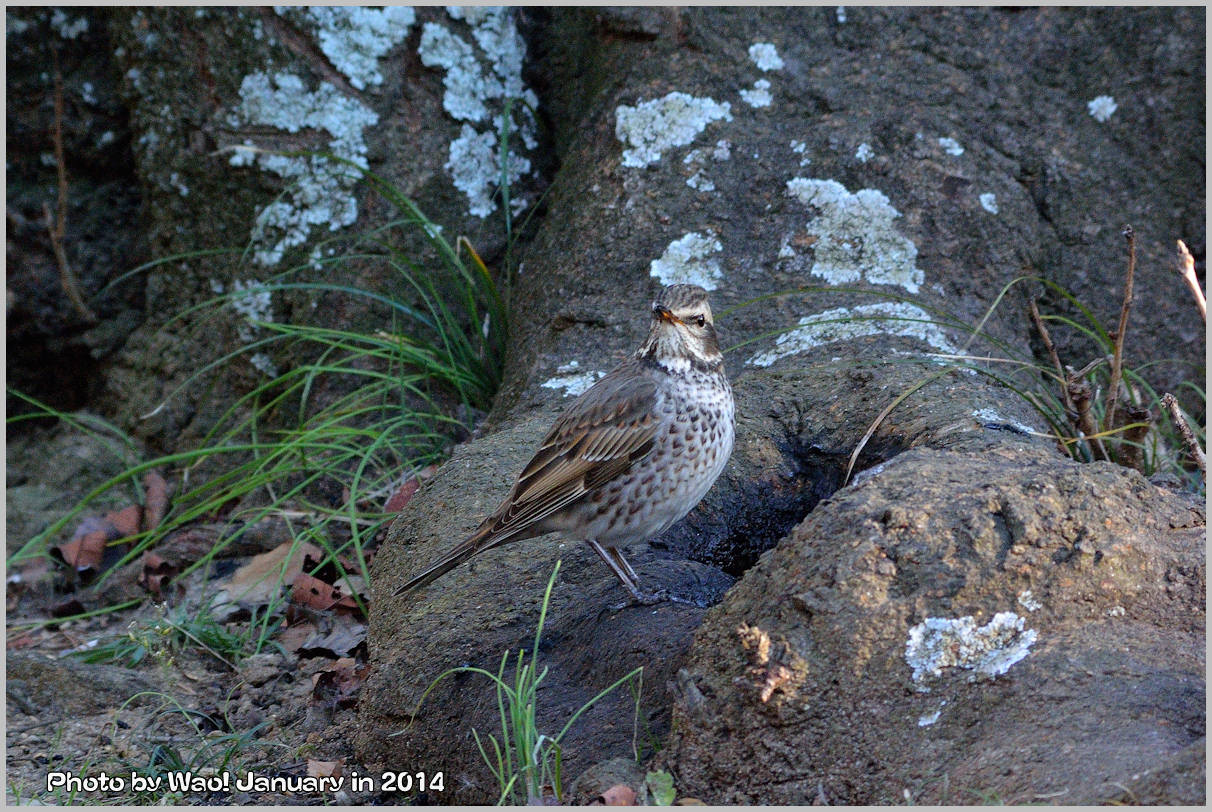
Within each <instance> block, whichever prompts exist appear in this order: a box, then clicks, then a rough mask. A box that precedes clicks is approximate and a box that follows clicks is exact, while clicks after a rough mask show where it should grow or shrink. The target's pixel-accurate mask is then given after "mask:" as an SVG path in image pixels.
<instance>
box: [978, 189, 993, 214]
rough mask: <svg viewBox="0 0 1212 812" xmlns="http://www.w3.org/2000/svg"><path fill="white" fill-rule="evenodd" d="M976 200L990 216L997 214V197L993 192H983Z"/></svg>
mask: <svg viewBox="0 0 1212 812" xmlns="http://www.w3.org/2000/svg"><path fill="white" fill-rule="evenodd" d="M977 199H978V200H980V202H981V208H982V209H984V210H985V211H987V212H989V213H990V214H997V195H995V194H993V192H985V193H984V194H982V195H981V196H980V197H979V198H977Z"/></svg>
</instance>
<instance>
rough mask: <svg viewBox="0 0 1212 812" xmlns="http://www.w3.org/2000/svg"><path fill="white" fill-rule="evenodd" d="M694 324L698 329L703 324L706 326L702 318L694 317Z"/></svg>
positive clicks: (704, 319) (705, 320)
mask: <svg viewBox="0 0 1212 812" xmlns="http://www.w3.org/2000/svg"><path fill="white" fill-rule="evenodd" d="M694 323H695V324H697V325H698V326H699V327H702V326H704V325H705V324H707V319H706V318H705V317H703V316H695V317H694Z"/></svg>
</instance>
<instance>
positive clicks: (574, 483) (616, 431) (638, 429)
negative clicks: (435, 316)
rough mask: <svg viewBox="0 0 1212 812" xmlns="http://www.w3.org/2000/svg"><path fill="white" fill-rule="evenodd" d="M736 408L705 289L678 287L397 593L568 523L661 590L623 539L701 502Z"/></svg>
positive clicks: (661, 526)
mask: <svg viewBox="0 0 1212 812" xmlns="http://www.w3.org/2000/svg"><path fill="white" fill-rule="evenodd" d="M733 415H734V407H733V400H732V388H731V387H730V386H729V384H728V378H727V376H726V375H725V374H724V362H723V357H722V356H721V355H720V351H719V345H718V343H717V340H716V335H715V327H714V324H713V322H712V316H711V306H710V305H709V304H708V302H707V292H706V291H705V290H703V289H702V288H700V287H698V286H697V285H670V286H669V287H667V288H665V289H663V290H662V291H661V293H660V294H659V295H658V297H657V299H656V301H655V302H653V305H652V329H651V330H650V332H649V334H648V338H647V339H646V340H645V341H644V343H643V344H642V345H641V346H640V348H639V349H638V350H637V351H636V352H635V354H634V355H633V356H632V357H631V358H630V359H628V360H627V361H624V362H623V363H622V364H620V365H619V366H617V367H615V368H614V369H613V370H611V371H610V372H609V373H607V374H606V376H605V377H603V378H602V379H601V380H599V381H598V382H597V383H595V384H594V385H593V386H592V387H590V388H589V389H588V390H586V391H585V392H584V393H583V394H581V396H580V397H578V398H577V399H576V400H575V401H573V402H572V404H571V405H570V406H569V407H568V409H567V410H566V411H565V412H564V413H563V414H562V415H561V416H560V417H559V419H558V420H556V422H555V425H553V426H552V428H551V430H550V431H549V432H548V433H547V436H546V437H545V438H544V439H543V442H542V443H541V444H540V446H539V449H538V451H536V452H535V455H534V457H533V458H532V459H531V460H530V462H529V463H527V465H526V467H525V468H523V469H522V472H521V474H519V475H518V479H517V481H516V482H515V483H514V486H513V489H512V490H511V491H510V492H509V495H508V496H507V497H506V498H505V500H504V501H503V502H502V503H501V505H500V506H499V507H498V508H497V509H496V510H495V511H494V512H493V513H492V515H491V516H489V517H488V518H487V519H485V520H484V521H483V523H482V524H481V525H480V527H479V528H477V530H476V532H475V533H473V534H472V536H471V537H470V538H469V539H467V540H466V541H465V542H463V543H462V544H460V545H459V546H458V547H456V548H455V549H454V550H452V551H451V552H450V553H449V554H448V555H446V556H444V557H443V558H442V559H441V560H439V561H437V562H435V563H434V564H432V565H431V566H429V567H427V568H426V569H425V570H424V571H422V572H421V573H419V574H418V575H416V576H415V577H413V578H412V579H411V580H409V581H408V582H407V583H406V584H404V586H402V587H401V588H400V589H399V591H398V593H397V594H399V593H403V592H407V591H410V590H412V589H416V588H418V587H421V586H423V585H425V584H428V583H430V582H431V581H433V580H434V579H436V578H438V577H440V576H441V575H443V574H445V573H446V572H449V571H450V570H451V569H453V568H454V567H456V566H458V565H459V564H460V563H462V562H463V561H466V560H467V559H468V558H470V557H471V556H473V555H475V554H477V553H479V552H482V551H484V550H487V549H490V548H492V547H496V546H498V545H500V544H504V543H505V542H508V541H517V540H520V539H525V538H531V537H534V536H539V535H543V534H544V533H550V532H553V531H560V532H563V533H565V534H567V535H568V536H571V537H573V538H579V539H583V540H584V541H586V542H587V543H588V544H589V545H590V546H591V547H592V548H593V549H594V550H595V552H597V553H598V555H599V556H600V557H601V558H602V560H603V561H604V562H606V564H607V566H609V567H610V569H611V571H613V572H614V573H615V575H617V576H618V578H619V580H620V581H622V582H623V585H624V586H626V587H627V589H628V590H629V591H630V592H631V593H632V595H633V596H634V597H635V598H636V599H638V600H651V599H654V598H656V597H659V595H658V594H657V593H651V594H650V593H644V592H642V591H641V590H640V589H639V586H638V584H637V583H636V576H635V572H634V570H632V569H631V566H630V565H629V564H628V563H627V561H626V560H625V559H624V558H623V556H622V555H621V554H620V553H619V551H618V549H617V547H618V545H620V544H622V543H624V542H628V541H642V540H646V539H650V538H652V537H654V536H656V535H658V534H660V533H662V532H664V531H665V530H666V529H668V528H669V527H670V526H671V525H672V524H673V523H674V522H676V521H678V520H679V519H681V518H682V517H683V516H685V515H686V514H687V513H688V512H690V509H691V508H693V507H694V506H695V505H697V504H698V503H699V500H701V499H702V498H703V496H704V495H706V493H707V491H708V490H709V489H710V488H711V486H712V484H713V483H714V482H715V481H716V479H717V478H718V477H719V475H720V474H721V473H722V472H723V470H724V465H725V464H726V463H727V462H728V457H729V456H730V455H731V453H732V443H733Z"/></svg>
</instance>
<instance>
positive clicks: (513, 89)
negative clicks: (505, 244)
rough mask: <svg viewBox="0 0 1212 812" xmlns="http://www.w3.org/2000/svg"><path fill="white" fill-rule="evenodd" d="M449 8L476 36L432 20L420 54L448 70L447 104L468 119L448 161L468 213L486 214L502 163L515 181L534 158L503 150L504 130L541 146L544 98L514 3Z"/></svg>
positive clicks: (426, 27)
mask: <svg viewBox="0 0 1212 812" xmlns="http://www.w3.org/2000/svg"><path fill="white" fill-rule="evenodd" d="M446 11H447V14H448V15H449V16H450V17H451V19H454V20H461V21H463V22H465V23H466V24H467V25H469V26H471V36H472V39H473V40H475V44H474V45H473V44H472V43H471V42H468V41H467V40H466V39H464V38H463V37H462V36H460V35H458V34H456V33H455V32H454V31H452V30H451V29H449V28H447V27H445V26H443V25H439V24H438V23H433V22H429V23H426V24H425V25H424V27H423V28H422V29H421V43H420V46H419V47H418V54H419V55H420V57H421V64H423V65H426V66H427V67H436V68H441V69H442V70H443V71H444V72H445V76H444V78H443V84H444V86H445V92H444V94H443V96H442V106H443V108H444V109H445V110H446V112H447V113H449V114H450V116H451V117H452V118H454V119H455V120H456V121H462V122H465V124H464V126H463V127H462V128H461V129H460V132H459V135H458V136H457V137H456V138H455V139H454V141H452V142H451V145H450V152H449V159H448V160H447V162H446V167H445V168H446V169H447V171H449V172H450V174H451V177H452V178H453V180H454V183H455V186H456V187H457V188H458V189H460V190H461V191H463V193H464V194H466V195H467V198H468V204H469V205H468V213H469V214H472V215H474V216H477V217H487V216H488V215H489V214H492V212H493V211H494V210H495V209H496V202H495V201H494V199H493V192H494V190H495V189H496V187H497V185H498V184H499V183H500V179H501V166H502V163H504V164H506V165H507V167H508V178H509V183H511V184H512V183H516V182H517V181H518V180H519V179H520V178H521V177H522V176H523V175H525V174H526V173H528V172H529V171H530V167H531V164H530V160H529V159H528V158H527V157H525V155H523V154H521V153H520V152H517V151H515V150H513V149H510V150H509V152H508V154H507V155H505V156H502V155H501V152H500V144H499V142H500V134H501V133H502V132H508V133H509V135H510V137H511V139H512V140H516V139H518V138H520V139H521V143H522V145H524V146H525V148H526V149H528V150H529V149H534V148H535V147H537V146H538V140H537V138H536V137H535V128H536V125H535V121H534V117H533V114H532V113H531V111H532V110H534V109H536V108H537V107H538V102H539V99H538V96H537V95H536V94H535V92H534V91H533V90H531V89H529V88H527V87H526V86H525V83H524V82H523V81H522V63H523V61H524V59H525V56H526V46H525V43H524V42H523V40H522V37H521V35H520V34H519V33H518V29H517V24H516V22H515V20H514V15H513V12H512V11H511V10H510V9H508V8H501V7H488V6H477V7H471V8H460V7H450V8H448V9H447V10H446ZM477 46H478V48H477ZM507 106H508V107H509V118H508V120H506V116H505V110H506V107H507ZM519 201H523V199H522V198H521V197H520V196H514V199H513V201H512V202H513V203H514V205H515V206H516V205H518V204H519ZM522 205H524V201H523V202H522Z"/></svg>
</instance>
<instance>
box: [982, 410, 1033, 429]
mask: <svg viewBox="0 0 1212 812" xmlns="http://www.w3.org/2000/svg"><path fill="white" fill-rule="evenodd" d="M972 416H973V417H975V418H976V419H977V420H979V421H980V423H981V424H982V425H984V426H988V427H1005V428H1010V429H1013V430H1014V431H1017V432H1018V433H1019V434H1035V433H1036V431H1035V429H1033V428H1031V427H1030V426H1027V425H1024V424H1022V423H1020V422H1019V421H1017V420H1010V419H1009V418H1006V417H1002V416H1001V414H999V413H998V412H997V411H996V410H995V409H989V408H983V409H975V410H973V412H972Z"/></svg>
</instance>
